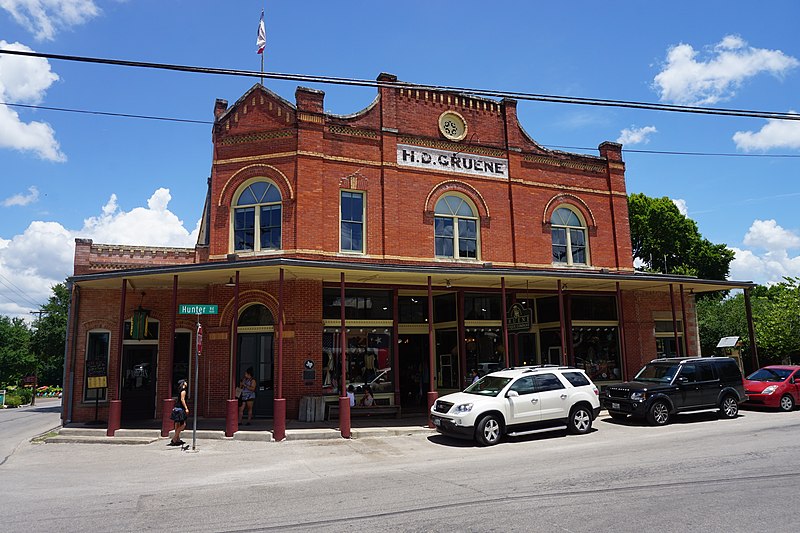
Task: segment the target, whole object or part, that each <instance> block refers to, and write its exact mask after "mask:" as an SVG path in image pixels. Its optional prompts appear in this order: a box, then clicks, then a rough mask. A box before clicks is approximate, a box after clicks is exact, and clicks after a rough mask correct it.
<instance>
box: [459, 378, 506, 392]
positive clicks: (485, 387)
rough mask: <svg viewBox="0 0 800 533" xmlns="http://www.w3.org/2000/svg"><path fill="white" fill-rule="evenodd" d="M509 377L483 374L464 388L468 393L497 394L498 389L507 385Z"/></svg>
mask: <svg viewBox="0 0 800 533" xmlns="http://www.w3.org/2000/svg"><path fill="white" fill-rule="evenodd" d="M509 381H511V378H501V377H499V376H483V377H482V378H481V379H479V380H478V381H476V382H475V383H473V384H472V385H470V386H469V387H467V388H466V389H464V392H468V393H469V394H480V395H481V396H497V395H498V394H500V391H501V390H503V388H505V386H506V385H508V382H509Z"/></svg>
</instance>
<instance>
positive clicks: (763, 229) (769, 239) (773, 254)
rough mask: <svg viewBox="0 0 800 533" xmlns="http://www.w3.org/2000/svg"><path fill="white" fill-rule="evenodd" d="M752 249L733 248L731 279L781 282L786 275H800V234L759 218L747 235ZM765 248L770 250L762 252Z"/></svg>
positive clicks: (747, 241) (747, 240)
mask: <svg viewBox="0 0 800 533" xmlns="http://www.w3.org/2000/svg"><path fill="white" fill-rule="evenodd" d="M744 244H745V246H748V247H750V248H752V249H741V248H731V249H732V250H733V251H734V253H735V254H736V258H735V259H734V260H733V262H731V276H730V277H731V279H735V280H751V281H755V282H756V283H760V284H769V283H777V282H779V281H782V280H783V277H784V276H795V277H796V276H800V254H794V255H793V254H792V253H791V252H793V251H794V250H798V249H800V235H798V234H796V233H794V232H792V231H789V230H787V229H784V228H783V227H781V226H779V225H778V223H777V222H776V221H774V220H755V221H753V224H752V225H751V226H750V229H749V230H748V231H747V234H746V235H745V237H744ZM761 250H766V251H763V252H761Z"/></svg>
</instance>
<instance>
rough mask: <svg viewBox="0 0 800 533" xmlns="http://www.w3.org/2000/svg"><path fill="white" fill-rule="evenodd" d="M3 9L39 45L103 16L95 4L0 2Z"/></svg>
mask: <svg viewBox="0 0 800 533" xmlns="http://www.w3.org/2000/svg"><path fill="white" fill-rule="evenodd" d="M0 9H4V10H6V11H8V13H9V14H10V15H11V16H12V17H13V19H14V20H15V21H16V22H17V24H20V25H21V26H23V27H24V28H25V29H27V30H28V31H30V32H31V33H33V34H34V36H35V37H36V39H37V40H39V41H52V40H53V39H54V38H55V36H56V32H57V31H58V30H61V29H69V28H71V27H73V26H79V25H81V24H83V23H85V22H87V21H88V20H91V19H92V18H94V17H96V16H97V15H99V14H100V8H99V7H97V5H95V3H94V1H93V0H0Z"/></svg>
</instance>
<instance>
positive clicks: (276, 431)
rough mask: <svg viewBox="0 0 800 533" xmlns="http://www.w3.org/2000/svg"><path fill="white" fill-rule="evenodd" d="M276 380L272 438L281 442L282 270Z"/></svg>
mask: <svg viewBox="0 0 800 533" xmlns="http://www.w3.org/2000/svg"><path fill="white" fill-rule="evenodd" d="M276 370H277V371H278V379H277V382H278V383H277V387H276V388H275V392H276V393H277V397H276V398H273V400H272V404H273V406H272V438H274V439H275V440H277V441H282V440H283V439H285V438H286V399H285V398H284V397H283V269H282V268H281V269H280V276H279V278H278V364H277V369H276Z"/></svg>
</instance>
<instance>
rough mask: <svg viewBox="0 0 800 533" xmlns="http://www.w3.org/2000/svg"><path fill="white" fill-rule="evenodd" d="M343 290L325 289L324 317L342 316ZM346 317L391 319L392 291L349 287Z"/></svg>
mask: <svg viewBox="0 0 800 533" xmlns="http://www.w3.org/2000/svg"><path fill="white" fill-rule="evenodd" d="M340 296H341V292H340V289H338V288H328V289H323V292H322V316H323V318H340V317H341V316H342V315H341V313H342V311H341V297H340ZM344 309H345V317H346V318H348V319H352V320H391V319H392V293H391V292H390V291H379V290H364V289H347V290H346V292H345V298H344Z"/></svg>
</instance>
